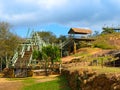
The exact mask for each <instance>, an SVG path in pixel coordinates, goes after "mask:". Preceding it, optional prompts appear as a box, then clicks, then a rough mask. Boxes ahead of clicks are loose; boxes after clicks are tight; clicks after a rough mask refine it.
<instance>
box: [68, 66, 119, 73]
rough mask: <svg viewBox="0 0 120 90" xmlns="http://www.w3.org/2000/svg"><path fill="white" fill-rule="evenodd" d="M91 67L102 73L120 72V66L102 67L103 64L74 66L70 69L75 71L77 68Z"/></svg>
mask: <svg viewBox="0 0 120 90" xmlns="http://www.w3.org/2000/svg"><path fill="white" fill-rule="evenodd" d="M81 68H82V69H91V70H93V71H96V72H97V73H98V74H101V73H113V74H114V73H120V68H117V67H105V66H104V67H102V66H85V67H81V66H76V67H72V68H69V70H71V71H75V70H80V69H81Z"/></svg>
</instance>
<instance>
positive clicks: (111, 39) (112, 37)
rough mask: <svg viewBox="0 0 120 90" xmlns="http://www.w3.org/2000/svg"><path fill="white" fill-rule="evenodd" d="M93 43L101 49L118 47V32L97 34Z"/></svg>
mask: <svg viewBox="0 0 120 90" xmlns="http://www.w3.org/2000/svg"><path fill="white" fill-rule="evenodd" d="M93 45H94V46H95V47H99V48H103V49H120V33H112V34H102V35H99V36H97V37H96V40H95V41H94V42H93Z"/></svg>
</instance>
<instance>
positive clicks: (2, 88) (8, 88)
mask: <svg viewBox="0 0 120 90" xmlns="http://www.w3.org/2000/svg"><path fill="white" fill-rule="evenodd" d="M21 87H22V83H21V82H20V81H9V80H6V79H5V78H0V90H20V89H21Z"/></svg>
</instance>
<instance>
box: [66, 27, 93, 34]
mask: <svg viewBox="0 0 120 90" xmlns="http://www.w3.org/2000/svg"><path fill="white" fill-rule="evenodd" d="M91 33H92V30H90V29H83V28H70V30H69V32H68V34H91Z"/></svg>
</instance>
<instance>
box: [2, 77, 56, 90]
mask: <svg viewBox="0 0 120 90" xmlns="http://www.w3.org/2000/svg"><path fill="white" fill-rule="evenodd" d="M57 76H58V75H50V76H33V77H31V78H34V79H35V82H36V83H40V82H47V81H52V80H56V79H57ZM22 87H23V83H22V81H21V80H13V81H10V80H7V79H6V78H0V90H21V88H22Z"/></svg>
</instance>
